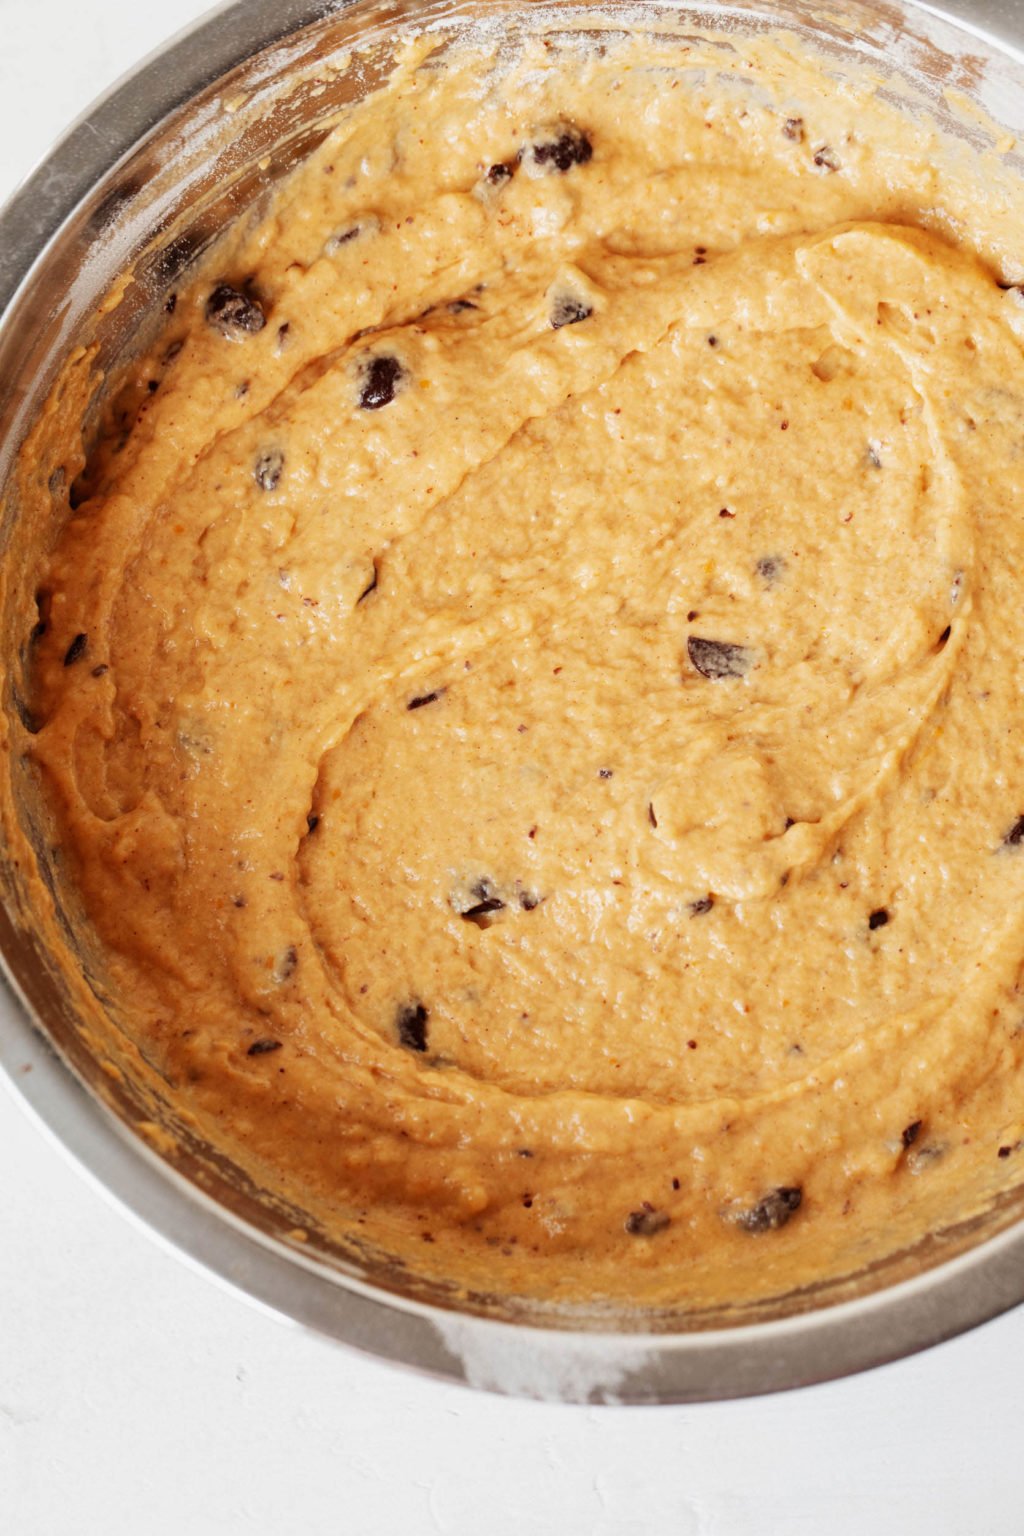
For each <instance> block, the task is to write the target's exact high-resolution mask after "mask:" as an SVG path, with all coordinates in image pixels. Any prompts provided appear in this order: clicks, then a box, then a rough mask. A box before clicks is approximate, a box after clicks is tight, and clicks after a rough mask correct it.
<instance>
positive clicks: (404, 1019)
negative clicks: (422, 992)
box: [395, 1003, 430, 1051]
mask: <svg viewBox="0 0 1024 1536" xmlns="http://www.w3.org/2000/svg"><path fill="white" fill-rule="evenodd" d="M429 1017H430V1010H429V1009H427V1008H425V1007H424V1006H423V1004H422V1003H403V1004H402V1005H401V1007H400V1008H399V1010H398V1012H397V1014H396V1015H395V1028H396V1029H397V1031H398V1043H399V1044H400V1045H404V1046H405V1048H406V1050H409V1051H425V1050H426V1048H427V1020H428V1019H429Z"/></svg>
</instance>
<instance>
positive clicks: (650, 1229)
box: [624, 1200, 672, 1237]
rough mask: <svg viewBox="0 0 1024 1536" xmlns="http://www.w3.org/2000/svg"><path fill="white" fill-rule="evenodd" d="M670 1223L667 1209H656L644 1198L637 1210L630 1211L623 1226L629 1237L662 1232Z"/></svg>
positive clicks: (670, 1219)
mask: <svg viewBox="0 0 1024 1536" xmlns="http://www.w3.org/2000/svg"><path fill="white" fill-rule="evenodd" d="M671 1223H672V1217H671V1216H670V1215H669V1213H668V1211H656V1210H655V1209H654V1206H653V1205H650V1204H648V1202H647V1201H646V1200H645V1201H644V1203H643V1206H642V1207H641V1209H640V1210H639V1211H630V1213H629V1215H628V1216H627V1217H626V1220H625V1222H624V1226H625V1228H626V1231H627V1232H628V1233H629V1234H630V1236H631V1237H653V1236H654V1234H655V1233H656V1232H664V1230H665V1228H666V1227H668V1226H671Z"/></svg>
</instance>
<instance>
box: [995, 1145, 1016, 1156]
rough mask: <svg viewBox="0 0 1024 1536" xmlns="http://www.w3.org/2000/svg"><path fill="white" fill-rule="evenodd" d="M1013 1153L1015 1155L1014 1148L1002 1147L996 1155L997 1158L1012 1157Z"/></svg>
mask: <svg viewBox="0 0 1024 1536" xmlns="http://www.w3.org/2000/svg"><path fill="white" fill-rule="evenodd" d="M1012 1153H1013V1148H1012V1147H1000V1148H999V1151H998V1152H997V1154H996V1156H997V1157H1010V1156H1011V1154H1012Z"/></svg>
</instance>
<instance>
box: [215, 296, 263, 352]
mask: <svg viewBox="0 0 1024 1536" xmlns="http://www.w3.org/2000/svg"><path fill="white" fill-rule="evenodd" d="M206 319H207V323H208V324H209V325H212V326H213V327H214V328H215V329H216V330H218V331H220V333H221V335H222V336H227V337H228V338H230V339H233V340H240V339H241V338H242V337H243V336H254V335H255V334H256V332H257V331H262V329H263V327H264V326H265V325H266V323H267V317H266V315H265V314H264V313H263V310H262V307H261V306H260V304H259V303H258V302H257V301H256V300H255V299H250V298H249V296H248V295H247V294H244V293H241V292H240V291H239V290H238V289H237V288H232V286H231V284H230V283H218V284H217V286H216V288H215V289H214V290H213V292H212V293H211V294H210V297H209V298H208V299H207V301H206Z"/></svg>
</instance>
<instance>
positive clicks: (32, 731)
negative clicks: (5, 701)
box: [11, 688, 42, 736]
mask: <svg viewBox="0 0 1024 1536" xmlns="http://www.w3.org/2000/svg"><path fill="white" fill-rule="evenodd" d="M11 703H12V704H13V705H14V708H15V710H16V711H17V715H18V719H19V720H20V721H21V723H22V725H23V726H24V728H25V730H26V731H28V733H29V735H30V736H37V735H38V734H39V732H40V730H41V729H42V722H41V721H40V720H39V717H38V716H37V715H36V714H35V713H34V712H33V711H32V710H31V709H29V707H28V705H27V704H26V703H25V700H24V699H23V698H22V697H21V694H20V693H19V692H18V690H17V688H12V689H11Z"/></svg>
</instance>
